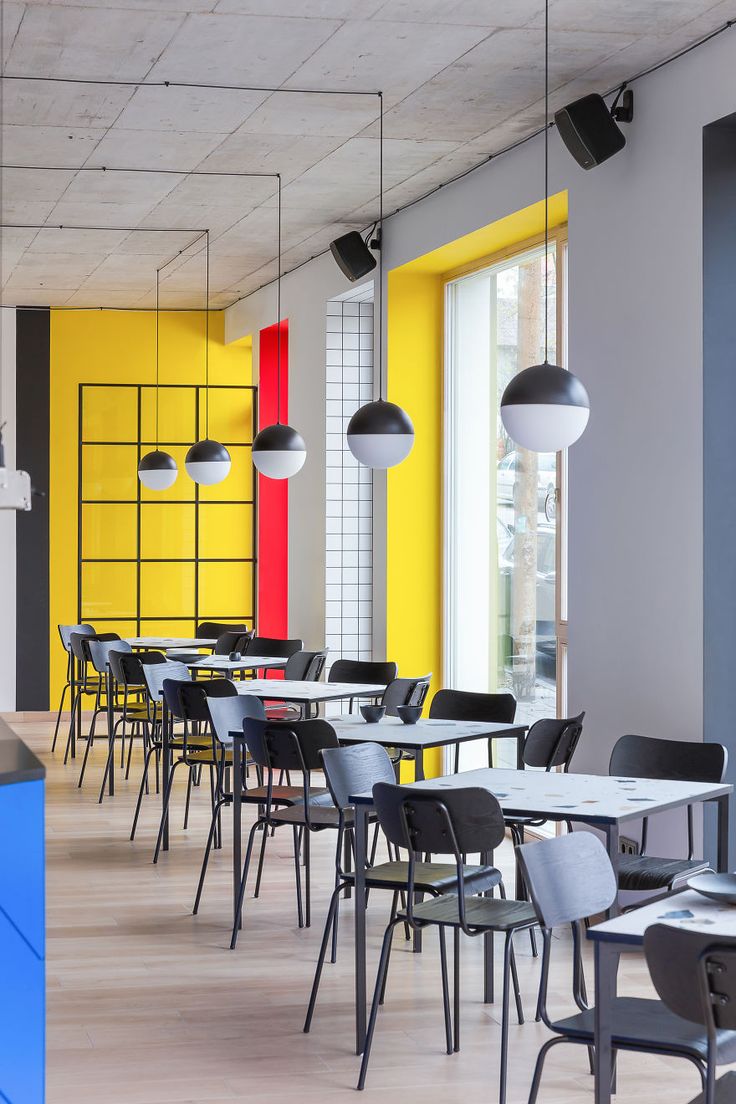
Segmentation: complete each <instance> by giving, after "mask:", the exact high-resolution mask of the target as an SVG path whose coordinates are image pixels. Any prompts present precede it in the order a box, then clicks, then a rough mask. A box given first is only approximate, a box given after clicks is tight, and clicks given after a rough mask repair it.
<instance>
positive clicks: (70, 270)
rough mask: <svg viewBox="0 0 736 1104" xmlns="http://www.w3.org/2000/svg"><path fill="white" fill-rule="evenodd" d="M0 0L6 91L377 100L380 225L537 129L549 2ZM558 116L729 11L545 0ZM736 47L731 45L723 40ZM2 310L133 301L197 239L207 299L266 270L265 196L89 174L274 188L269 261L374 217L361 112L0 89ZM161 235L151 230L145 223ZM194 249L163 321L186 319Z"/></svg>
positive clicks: (292, 258)
mask: <svg viewBox="0 0 736 1104" xmlns="http://www.w3.org/2000/svg"><path fill="white" fill-rule="evenodd" d="M2 2H3V42H2V51H3V61H4V65H5V72H6V73H7V74H11V75H12V74H15V75H24V76H28V75H38V76H56V77H67V78H70V77H85V78H95V79H103V80H115V79H118V80H121V81H146V80H149V81H163V80H171V81H186V82H191V83H196V82H208V83H215V84H228V83H233V84H254V85H270V86H277V87H282V86H283V87H284V88H290V87H291V88H325V87H328V88H330V89H335V90H338V91H350V90H353V91H355V90H372V89H381V90H382V91H383V93H384V101H385V110H386V114H385V137H386V144H385V180H386V199H385V206H386V211H387V212H390V211H392V210H394V209H395V208H396V207H399V206H402V205H404V204H406V203H409V202H411V201H412V200H413V199H416V198H418V197H419V196H421V195H423V194H425V193H426V192H427V191H429V190H430V189H432V188H433V187H435V186H436V185H438V184H441V183H443V182H445V181H447V180H449V179H451V178H452V177H453V176H456V175H457V174H458V173H460V172H462V171H463V170H465V169H467V168H470V167H472V166H474V165H476V164H479V163H481V162H482V161H483V160H484V159H485V158H486V157H487V156H488V155H489V154H491V153H493V152H495V151H497V150H499V149H501V148H503V147H504V146H505V145H507V144H508V143H509V142H512V141H514V140H515V139H517V138H519V137H521V136H523V135H524V134H527V133H529V132H531V131H533V130H534V129H536V128H537V127H538V126H539V125H540V123H541V121H542V108H543V101H542V95H543V69H542V64H543V41H544V39H543V0H46V2H35V0H27V2H25V3H19V2H16V0H2ZM550 12H551V15H550V18H551V43H550V45H551V60H550V69H551V78H552V87H553V92H552V97H551V103H552V107H553V109H554V107H556V106H560V105H561V104H563V103H565V102H567V101H569V100H570V99H573V98H575V97H576V96H578V95H582V94H583V93H584V92H586V91H590V90H599V91H602V90H605V89H607V88H609V87H611V86H612V85H615V84H616V82H617V81H620V80H623V79H624V78H626V77H627V76H631V75H632V74H633V73H635V72H637V71H638V70H640V69H642V68H644V67H646V66H648V65H650V64H652V63H654V62H657V61H660V60H662V59H663V58H665V57H667V56H669V55H670V54H672V53H674V52H675V51H677V50H679V49H680V48H682V47H683V46H685V45H688V44H689V43H691V42H693V41H694V40H696V39H697V38H699V37H701V36H702V35H704V34H706V33H708V32H709V31H711V30H714V29H715V28H716V27H718V26H720V25H721V24H723V23H724V22H725V21H726V20H727V19H730V18H733V17H734V16H735V15H736V0H618V2H617V3H611V2H610V0H551V9H550ZM732 33H734V34H736V31H734V32H732ZM2 91H3V131H2V137H3V148H2V162H3V163H4V164H21V165H39V166H41V165H43V166H46V165H52V166H54V169H53V170H45V171H23V170H20V169H12V170H11V169H8V170H5V171H4V173H3V176H2V221H3V223H8V222H11V223H26V224H27V223H49V224H54V225H59V224H64V225H68V224H72V225H73V224H78V225H79V224H83V225H90V226H91V225H94V226H100V227H121V226H123V227H136V228H138V227H140V231H138V230H136V231H135V232H120V231H117V230H113V229H111V230H105V231H104V232H98V231H89V232H82V231H75V230H71V229H70V230H66V229H65V230H58V229H46V230H41V231H36V230H20V229H5V230H3V231H2V254H1V261H2V281H3V293H2V294H3V299H2V301H3V303H6V304H13V305H18V304H26V305H53V306H63V305H67V306H114V307H148V306H151V305H152V304H153V295H154V292H153V289H154V285H155V270H156V266H157V265H159V264H161V263H163V261H164V260H166V259H167V258H169V257H171V256H172V255H173V254H176V253H177V251H179V250H184V249H186V247H187V246H188V244H189V243H191V241H192V239H193V236H194V235H193V234H192V233H191V232H190V231H191V230H193V229H197V228H208V229H209V230H210V234H211V285H210V286H211V300H210V302H211V305H212V306H215V307H224V306H227V305H228V304H230V303H232V302H234V301H235V300H237V299H238V298H240V297H242V296H243V295H246V294H247V293H248V292H250V291H252V290H253V289H255V288H256V287H258V286H260V285H261V284H263V283H266V282H267V281H268V280H270V279H272V278H273V277H274V275H275V271H276V267H275V258H274V254H275V237H276V211H275V194H274V192H275V182H274V180H272V179H258V178H254V179H242V178H234V177H228V176H191V175H190V176H185V175H171V174H168V173H163V172H160V173H157V174H156V175H141V174H137V173H105V174H103V173H101V172H89V171H80V170H82V169H83V168H84V167H86V168H90V167H94V166H97V167H100V166H103V165H105V166H108V167H111V168H112V167H115V166H117V167H124V168H129V169H130V168H140V167H145V168H156V169H161V170H163V169H168V170H184V171H188V172H191V170H193V169H199V170H207V171H208V172H213V173H214V172H219V173H227V172H249V171H250V172H259V173H275V172H280V173H281V174H282V179H283V183H284V190H283V200H284V217H283V243H284V267H285V269H288V268H292V267H294V266H295V265H297V264H299V263H300V262H302V261H304V260H306V259H308V258H309V257H311V256H313V255H315V254H317V253H319V252H321V251H322V250H324V249H325V248H326V246H327V245H328V243H329V242H330V240H331V239H332V238H334V237H336V236H337V235H338V234H340V233H344V232H346V231H347V230H349V229H362V228H363V227H364V226H366V225H368V224H369V223H370V222H371V221H372V220H373V219H374V218H375V217H376V214H377V190H378V189H377V184H378V174H377V163H378V150H377V128H376V109H377V101H376V100H375V99H374V98H372V97H351V96H339V95H334V96H308V95H301V94H295V93H290V94H285V93H281V92H279V93H275V94H269V93H263V92H238V91H225V90H207V89H179V88H138V89H136V88H132V87H125V86H115V85H105V86H103V85H100V86H84V85H78V84H62V83H41V82H34V81H29V80H26V81H4V82H3V87H2ZM154 227H158V228H167V229H171V231H172V232H171V233H170V234H168V233H167V234H161V233H152V232H149V233H145V232H141V231H145V230H147V229H148V230H149V231H150V230H151V228H154ZM203 303H204V264H203V256H202V252H201V249H199V248H198V247H194V248H190V249H189V250H188V251H187V252H185V253H183V254H182V256H181V257H180V258H179V259H178V260H177V261H176V262H175V263H174V264H172V265H171V266H170V267H169V268H168V269H167V270H166V274H165V278H164V279H163V282H162V287H161V305H162V307H201V306H203Z"/></svg>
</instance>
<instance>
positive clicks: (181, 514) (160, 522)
mask: <svg viewBox="0 0 736 1104" xmlns="http://www.w3.org/2000/svg"><path fill="white" fill-rule="evenodd" d="M190 482H191V480H190ZM141 556H142V558H143V559H144V560H151V559H152V560H166V559H174V558H175V559H181V560H191V559H194V503H192V505H191V506H180V505H178V504H176V503H170V502H163V503H161V504H160V505H157V504H155V503H153V502H151V503H147V504H146V506H145V507H144V508H143V509H141ZM185 612H187V613H189V610H186V611H185Z"/></svg>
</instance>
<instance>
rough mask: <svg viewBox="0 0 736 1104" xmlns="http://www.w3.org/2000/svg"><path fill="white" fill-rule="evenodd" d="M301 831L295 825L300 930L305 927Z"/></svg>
mask: <svg viewBox="0 0 736 1104" xmlns="http://www.w3.org/2000/svg"><path fill="white" fill-rule="evenodd" d="M299 843H300V839H299V829H298V828H297V826H296V824H295V825H294V875H295V877H296V915H297V922H298V924H299V927H300V928H303V927H304V910H303V908H302V873H301V870H300V869H299V867H300V851H301V848H300V846H299Z"/></svg>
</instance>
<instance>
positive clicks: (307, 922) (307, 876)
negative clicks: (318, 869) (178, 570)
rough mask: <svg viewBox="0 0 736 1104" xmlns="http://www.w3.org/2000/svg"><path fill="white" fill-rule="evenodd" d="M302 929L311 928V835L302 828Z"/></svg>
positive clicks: (306, 829)
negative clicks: (303, 905)
mask: <svg viewBox="0 0 736 1104" xmlns="http://www.w3.org/2000/svg"><path fill="white" fill-rule="evenodd" d="M303 838H304V903H305V909H304V914H305V917H304V927H305V928H311V926H312V877H311V874H312V846H311V840H312V833H311V832H310V831H309V829H308V828H307V827H306V826H305V828H304V836H303Z"/></svg>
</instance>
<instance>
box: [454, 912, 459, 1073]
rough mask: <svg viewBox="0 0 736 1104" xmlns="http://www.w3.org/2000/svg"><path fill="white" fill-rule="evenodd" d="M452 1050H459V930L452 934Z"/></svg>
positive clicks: (455, 929) (456, 929)
mask: <svg viewBox="0 0 736 1104" xmlns="http://www.w3.org/2000/svg"><path fill="white" fill-rule="evenodd" d="M452 975H453V976H452V983H453V990H452V1003H453V1044H452V1047H453V1050H454V1051H455V1052H457V1051H458V1050H459V1049H460V929H459V928H454V929H453V932H452Z"/></svg>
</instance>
